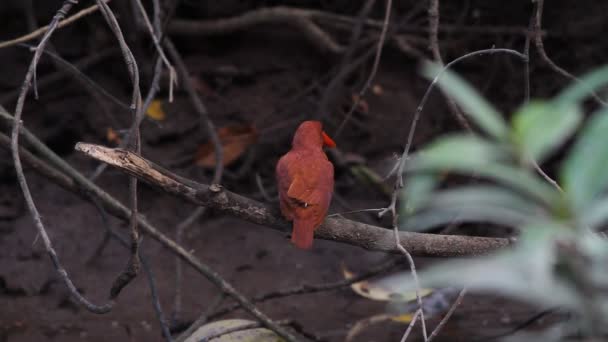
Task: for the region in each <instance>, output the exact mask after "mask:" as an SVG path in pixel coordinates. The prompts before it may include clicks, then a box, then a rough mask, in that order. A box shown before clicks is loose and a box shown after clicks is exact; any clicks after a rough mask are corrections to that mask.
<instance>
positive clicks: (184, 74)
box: [165, 38, 224, 184]
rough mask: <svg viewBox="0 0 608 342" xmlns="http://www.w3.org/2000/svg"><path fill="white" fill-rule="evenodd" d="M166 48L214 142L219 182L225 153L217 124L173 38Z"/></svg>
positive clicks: (217, 181)
mask: <svg viewBox="0 0 608 342" xmlns="http://www.w3.org/2000/svg"><path fill="white" fill-rule="evenodd" d="M165 48H166V49H167V51H168V52H169V55H170V56H171V58H172V59H173V62H174V63H175V65H176V66H177V71H178V72H179V73H180V77H181V80H182V84H183V85H184V88H186V92H188V96H189V97H190V101H191V102H192V105H193V106H194V109H195V110H196V111H197V112H198V114H199V116H200V119H201V123H202V124H203V125H204V126H205V129H206V131H207V136H208V137H209V140H211V143H212V144H213V152H214V153H215V170H214V173H213V180H212V183H213V184H219V183H220V181H221V179H222V170H223V165H224V164H223V155H224V154H223V151H222V144H221V142H220V139H219V137H218V135H217V132H216V131H215V125H214V124H213V121H211V119H210V118H209V114H208V113H207V108H206V107H205V105H204V104H203V101H202V100H201V98H200V96H199V95H198V93H197V92H196V89H195V88H194V85H193V84H192V80H191V79H190V73H189V72H188V68H187V67H186V64H185V63H184V61H183V60H182V58H181V56H180V54H179V52H178V51H177V49H176V48H175V45H173V42H171V40H170V39H168V38H167V39H165Z"/></svg>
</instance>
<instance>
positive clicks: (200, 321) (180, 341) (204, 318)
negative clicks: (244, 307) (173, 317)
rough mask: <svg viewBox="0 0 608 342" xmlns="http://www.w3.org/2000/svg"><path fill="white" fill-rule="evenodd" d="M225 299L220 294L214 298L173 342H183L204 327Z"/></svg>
mask: <svg viewBox="0 0 608 342" xmlns="http://www.w3.org/2000/svg"><path fill="white" fill-rule="evenodd" d="M224 299H226V294H224V293H220V295H219V296H217V298H215V299H214V300H213V301H212V302H211V303H209V304H208V305H207V308H206V309H205V311H204V312H203V313H202V314H201V315H200V316H199V317H198V318H197V319H196V320H195V321H194V322H193V323H192V324H190V326H189V327H188V329H186V330H185V331H184V332H183V333H181V334H180V335H179V336H178V337H177V339H176V340H175V342H184V341H185V340H186V339H187V338H188V337H190V335H192V334H193V333H194V332H195V331H197V330H198V328H200V327H202V326H203V325H205V324H206V323H207V322H208V321H209V318H210V317H211V313H212V312H213V311H214V310H216V309H217V308H218V306H220V305H221V304H222V302H223V301H224Z"/></svg>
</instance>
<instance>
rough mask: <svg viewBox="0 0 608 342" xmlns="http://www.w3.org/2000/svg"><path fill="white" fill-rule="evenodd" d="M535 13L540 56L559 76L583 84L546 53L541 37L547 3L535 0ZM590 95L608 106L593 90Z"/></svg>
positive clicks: (535, 30) (535, 31)
mask: <svg viewBox="0 0 608 342" xmlns="http://www.w3.org/2000/svg"><path fill="white" fill-rule="evenodd" d="M534 3H535V8H536V10H535V13H534V18H535V20H534V30H533V31H534V43H535V45H536V50H537V51H538V54H539V55H540V57H541V58H542V60H543V61H544V62H545V63H547V65H548V66H549V67H550V68H551V69H552V70H553V71H555V72H557V73H558V74H560V75H562V76H564V77H565V78H567V79H569V80H571V81H573V82H576V83H581V82H582V81H581V80H580V79H578V78H577V77H576V76H574V75H572V74H571V73H569V72H568V71H566V70H565V69H564V68H562V67H560V66H559V65H557V64H555V62H553V60H552V59H551V58H549V56H548V55H547V52H546V51H545V46H544V44H543V38H542V36H541V26H542V25H541V22H542V18H543V6H544V3H545V0H535V1H534ZM589 93H590V94H591V96H592V97H593V99H595V101H597V102H598V103H599V104H600V105H602V106H606V105H608V102H606V101H604V100H603V99H602V98H601V97H600V96H599V95H598V94H597V93H596V92H595V91H593V89H591V88H590V89H589Z"/></svg>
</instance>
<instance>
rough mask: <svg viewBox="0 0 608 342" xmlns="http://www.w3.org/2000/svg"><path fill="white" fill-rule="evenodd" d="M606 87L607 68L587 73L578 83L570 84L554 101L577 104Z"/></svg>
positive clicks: (607, 78)
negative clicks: (593, 92)
mask: <svg viewBox="0 0 608 342" xmlns="http://www.w3.org/2000/svg"><path fill="white" fill-rule="evenodd" d="M606 85H608V66H604V67H601V68H599V69H596V70H594V71H591V72H589V73H587V74H586V75H585V76H583V77H582V78H581V79H580V82H572V84H571V85H570V86H569V87H568V88H566V89H565V90H563V91H562V92H561V93H560V94H559V95H558V96H557V97H556V98H555V101H556V102H559V103H570V104H572V103H578V102H581V101H582V100H584V99H585V98H586V97H587V96H589V94H590V93H591V92H592V91H596V90H597V89H599V88H601V87H603V86H606Z"/></svg>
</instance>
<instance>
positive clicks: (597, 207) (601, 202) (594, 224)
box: [579, 197, 608, 230]
mask: <svg viewBox="0 0 608 342" xmlns="http://www.w3.org/2000/svg"><path fill="white" fill-rule="evenodd" d="M607 221H608V197H603V198H601V199H598V200H596V201H594V202H593V203H592V204H590V205H588V206H587V207H585V208H583V211H582V214H580V215H579V226H581V227H587V228H589V229H592V230H595V229H597V228H600V227H602V225H605V224H606V222H607Z"/></svg>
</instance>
